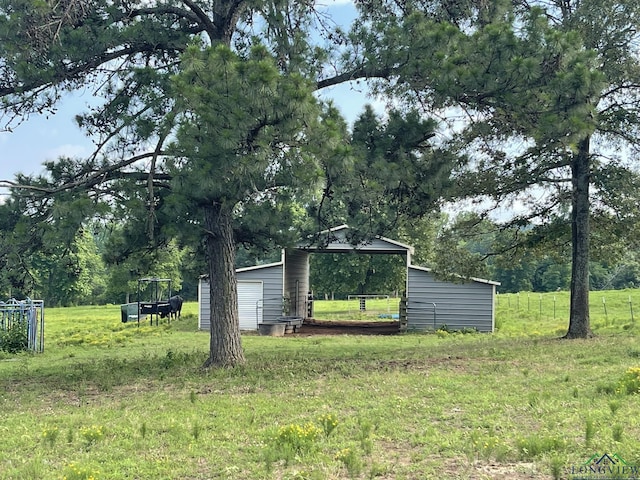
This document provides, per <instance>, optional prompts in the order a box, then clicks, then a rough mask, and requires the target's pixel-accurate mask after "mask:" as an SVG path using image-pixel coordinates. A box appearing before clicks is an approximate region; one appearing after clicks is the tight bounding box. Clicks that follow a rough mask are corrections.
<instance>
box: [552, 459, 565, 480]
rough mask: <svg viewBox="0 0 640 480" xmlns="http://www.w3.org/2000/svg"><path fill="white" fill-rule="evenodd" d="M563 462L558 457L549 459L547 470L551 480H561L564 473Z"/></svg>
mask: <svg viewBox="0 0 640 480" xmlns="http://www.w3.org/2000/svg"><path fill="white" fill-rule="evenodd" d="M564 467H565V462H564V460H563V459H562V458H560V457H556V456H554V457H551V460H550V461H549V468H550V470H551V476H552V477H553V480H560V479H561V478H562V473H563V471H564Z"/></svg>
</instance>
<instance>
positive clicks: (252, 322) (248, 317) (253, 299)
mask: <svg viewBox="0 0 640 480" xmlns="http://www.w3.org/2000/svg"><path fill="white" fill-rule="evenodd" d="M238 315H239V316H240V330H257V328H258V323H260V322H262V282H256V281H253V282H252V281H247V280H241V281H238Z"/></svg>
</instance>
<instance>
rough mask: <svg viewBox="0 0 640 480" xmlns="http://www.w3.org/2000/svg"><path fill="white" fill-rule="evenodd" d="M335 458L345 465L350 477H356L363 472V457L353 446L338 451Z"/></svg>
mask: <svg viewBox="0 0 640 480" xmlns="http://www.w3.org/2000/svg"><path fill="white" fill-rule="evenodd" d="M335 459H336V460H338V461H339V462H341V463H342V464H343V465H344V466H345V468H346V469H347V472H348V473H349V476H350V477H356V476H358V475H360V473H361V472H362V467H363V461H362V457H361V455H360V454H359V453H358V452H357V451H356V450H355V449H353V448H343V449H342V450H340V451H339V452H338V453H336V455H335Z"/></svg>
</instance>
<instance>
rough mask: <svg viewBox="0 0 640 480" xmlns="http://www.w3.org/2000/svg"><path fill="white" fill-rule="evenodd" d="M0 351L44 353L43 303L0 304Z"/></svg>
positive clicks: (12, 301)
mask: <svg viewBox="0 0 640 480" xmlns="http://www.w3.org/2000/svg"><path fill="white" fill-rule="evenodd" d="M0 335H1V336H0V349H3V350H6V351H9V352H11V353H15V352H18V351H21V350H30V351H33V352H42V351H44V301H43V300H31V299H29V298H27V299H25V300H16V299H15V298H12V299H10V300H7V301H6V302H0Z"/></svg>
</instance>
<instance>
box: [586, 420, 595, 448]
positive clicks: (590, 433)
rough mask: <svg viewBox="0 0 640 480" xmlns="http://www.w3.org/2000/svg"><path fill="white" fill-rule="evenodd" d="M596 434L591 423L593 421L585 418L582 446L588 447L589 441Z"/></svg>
mask: <svg viewBox="0 0 640 480" xmlns="http://www.w3.org/2000/svg"><path fill="white" fill-rule="evenodd" d="M595 434H596V426H595V425H594V423H593V420H592V419H590V418H587V419H586V420H585V428H584V444H585V445H586V446H587V447H588V446H589V445H591V441H592V440H593V437H594V436H595Z"/></svg>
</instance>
